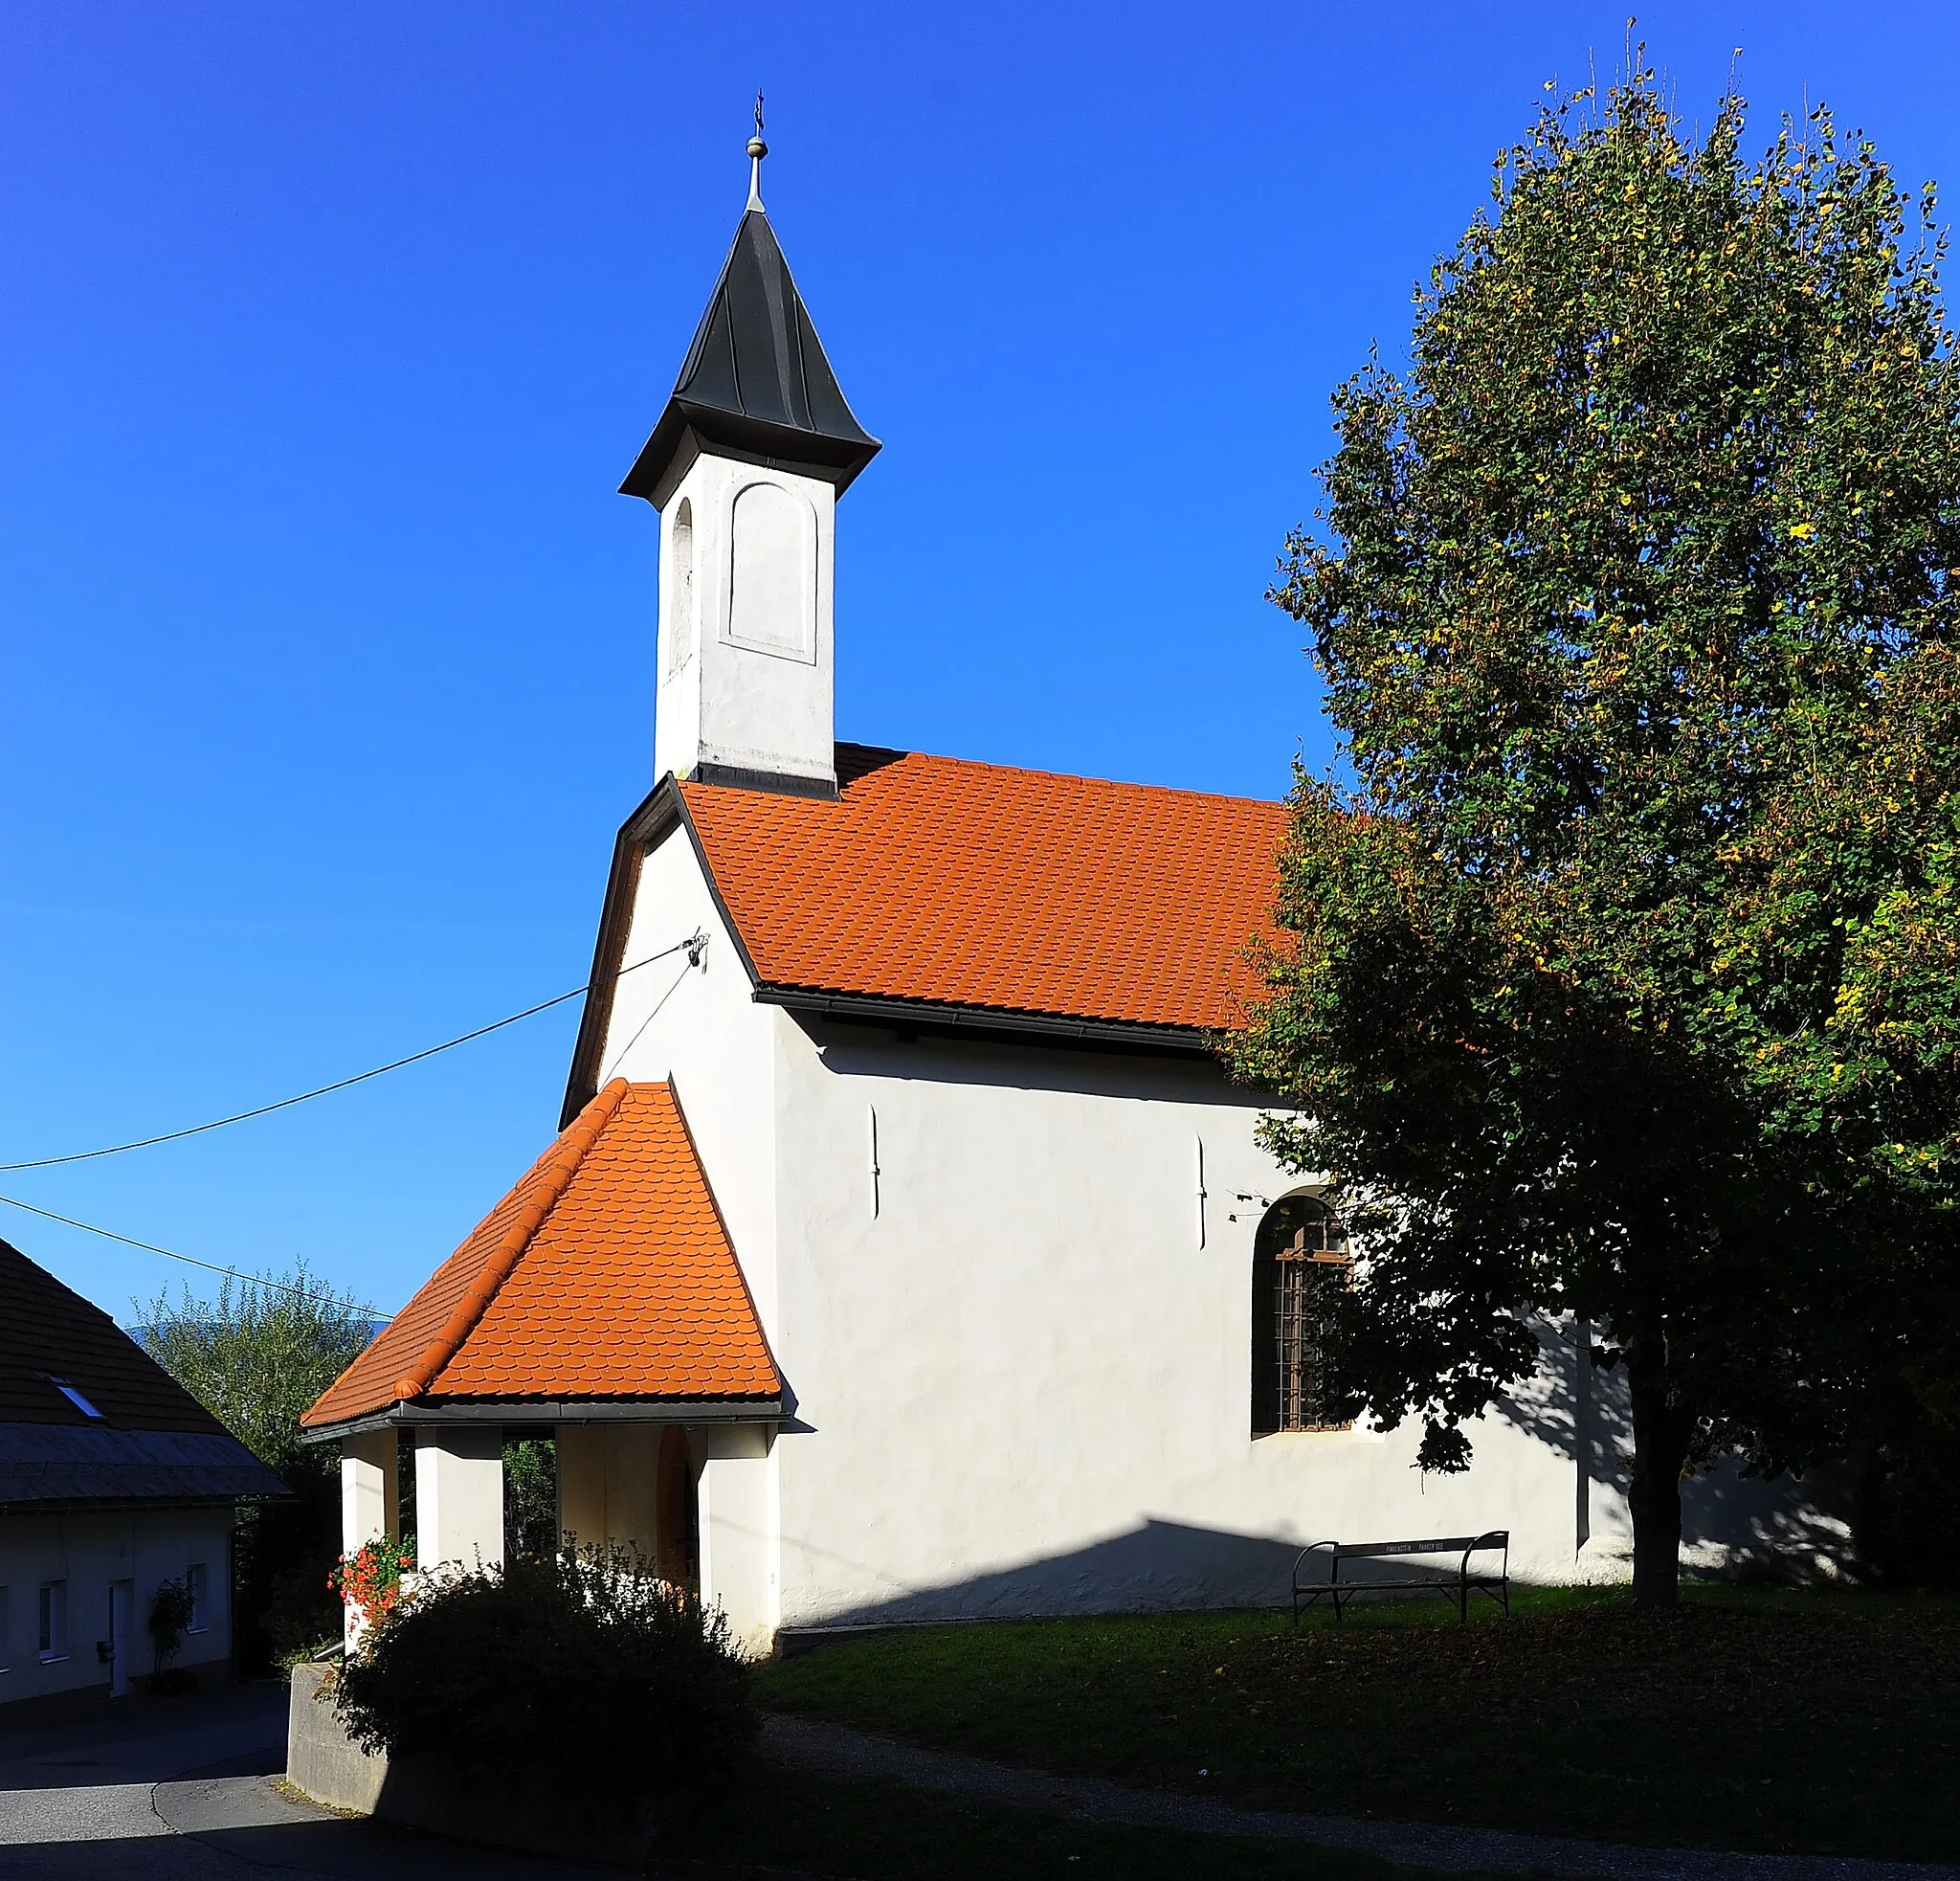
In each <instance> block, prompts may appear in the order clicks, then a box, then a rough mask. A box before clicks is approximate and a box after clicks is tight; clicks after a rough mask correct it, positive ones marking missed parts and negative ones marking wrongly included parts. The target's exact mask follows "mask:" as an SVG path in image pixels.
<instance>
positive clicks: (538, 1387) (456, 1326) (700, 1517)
mask: <svg viewBox="0 0 1960 1881" xmlns="http://www.w3.org/2000/svg"><path fill="white" fill-rule="evenodd" d="M785 1397H786V1394H785V1391H784V1387H783V1381H782V1377H781V1375H780V1374H779V1373H778V1371H777V1369H776V1365H775V1361H774V1358H773V1357H772V1356H771V1355H770V1352H769V1348H768V1340H767V1338H766V1337H765V1336H764V1333H763V1331H762V1327H761V1324H760V1322H759V1320H758V1319H757V1316H756V1312H755V1307H754V1303H753V1301H752V1300H751V1299H750V1297H749V1293H748V1288H747V1287H746V1283H745V1281H744V1277H743V1273H742V1269H741V1265H740V1264H739V1262H738V1261H737V1259H736V1256H735V1250H734V1248H733V1246H732V1245H731V1244H730V1243H729V1241H728V1238H727V1232H726V1229H725V1228H724V1225H723V1222H722V1219H721V1214H720V1211H719V1210H718V1209H717V1208H716V1206H715V1202H714V1198H713V1195H712V1193H711V1192H710V1190H709V1188H708V1184H707V1178H706V1176H705V1174H704V1173H703V1171H702V1167H701V1164H700V1162H699V1160H698V1159H697V1158H696V1155H695V1153H694V1146H693V1143H692V1141H691V1140H690V1138H689V1136H688V1133H687V1128H686V1124H685V1121H684V1119H683V1118H682V1116H681V1114H680V1110H679V1104H678V1102H677V1100H676V1098H675V1095H674V1092H673V1089H672V1087H671V1086H667V1085H632V1086H630V1085H627V1084H625V1083H624V1082H623V1081H615V1082H614V1083H612V1084H611V1085H609V1086H607V1087H606V1088H605V1089H604V1090H603V1091H601V1092H600V1093H599V1095H598V1096H597V1097H595V1098H593V1099H592V1101H591V1102H590V1104H589V1105H587V1106H586V1108H585V1109H584V1110H583V1111H581V1112H580V1114H579V1116H578V1117H577V1118H576V1119H575V1120H574V1121H573V1122H572V1124H571V1125H570V1126H569V1127H568V1129H567V1130H566V1131H564V1132H563V1133H562V1134H561V1135H560V1137H559V1138H558V1140H557V1142H555V1143H554V1144H553V1145H552V1146H551V1148H550V1149H549V1150H548V1151H547V1152H546V1153H545V1155H544V1156H543V1157H541V1158H540V1159H539V1161H538V1162H537V1164H535V1165H534V1166H533V1168H532V1169H531V1171H530V1172H529V1173H528V1174H527V1175H526V1176H524V1177H523V1179H522V1180H521V1181H520V1182H519V1183H518V1184H517V1186H516V1187H515V1188H514V1189H513V1190H512V1191H511V1192H510V1194H509V1195H508V1196H506V1197H505V1198H504V1199H503V1200H502V1201H501V1202H500V1203H499V1204H498V1206H497V1207H496V1208H495V1209H493V1210H492V1211H491V1213H490V1214H489V1215H488V1216H487V1217H486V1218H485V1219H484V1220H483V1221H482V1222H481V1223H480V1224H479V1226H478V1228H477V1229H476V1231H475V1232H474V1233H473V1234H472V1235H471V1236H470V1237H469V1239H468V1240H467V1241H465V1242H464V1243H463V1244H462V1246H461V1247H459V1248H458V1249H457V1251H456V1253H454V1254H453V1255H451V1256H450V1258H449V1259H448V1260H447V1261H446V1262H444V1263H443V1265H441V1266H440V1267H438V1268H437V1269H436V1271H435V1273H434V1275H432V1276H431V1278H430V1279H429V1280H428V1282H427V1283H425V1284H424V1286H423V1287H422V1288H419V1289H418V1290H417V1292H416V1293H415V1295H414V1297H413V1298H412V1300H411V1301H410V1302H409V1303H408V1305H407V1306H406V1307H404V1308H403V1310H401V1312H399V1313H398V1314H396V1315H395V1317H394V1318H393V1320H391V1321H390V1323H389V1325H388V1326H386V1327H385V1328H384V1329H383V1330H382V1332H380V1334H379V1335H378V1336H377V1337H376V1338H375V1340H374V1342H373V1344H372V1345H370V1346H369V1347H368V1348H367V1351H366V1352H364V1353H363V1354H362V1355H360V1357H358V1358H357V1359H356V1360H355V1361H354V1362H353V1364H352V1365H350V1366H349V1367H348V1368H347V1370H346V1371H345V1373H343V1374H342V1376H341V1377H340V1378H338V1379H337V1380H336V1381H335V1382H334V1384H333V1385H332V1386H330V1387H329V1388H328V1390H327V1391H326V1392H325V1393H324V1394H323V1396H322V1398H321V1399H320V1401H319V1402H318V1403H316V1404H315V1405H314V1406H313V1408H312V1409H311V1410H309V1411H308V1412H307V1413H306V1416H305V1418H304V1419H303V1420H302V1422H303V1423H304V1425H305V1428H306V1432H307V1435H308V1437H309V1439H310V1440H311V1441H314V1442H317V1443H332V1444H337V1445H338V1447H339V1450H340V1456H341V1535H342V1550H343V1552H344V1553H346V1554H352V1553H353V1552H354V1551H355V1550H357V1549H359V1548H360V1547H362V1546H363V1545H365V1544H366V1543H367V1542H368V1541H371V1540H373V1539H375V1538H376V1537H378V1536H381V1535H384V1534H385V1535H390V1536H393V1537H395V1538H396V1539H398V1540H408V1539H410V1538H411V1537H412V1539H413V1542H414V1556H415V1560H416V1562H417V1565H418V1566H419V1567H420V1568H422V1569H430V1568H434V1567H436V1566H438V1565H441V1564H444V1563H448V1562H455V1563H458V1564H460V1565H461V1566H463V1567H465V1568H470V1567H475V1566H477V1565H479V1564H480V1565H482V1566H485V1567H489V1566H494V1565H497V1564H501V1562H502V1561H503V1560H504V1558H505V1553H506V1546H507V1542H506V1536H507V1534H510V1533H511V1531H512V1524H511V1516H512V1512H513V1508H512V1505H513V1494H512V1487H513V1486H512V1484H511V1482H510V1481H509V1480H508V1477H509V1475H510V1471H509V1469H508V1468H507V1458H520V1457H521V1459H522V1461H523V1464H524V1466H525V1467H524V1470H523V1476H524V1479H525V1483H526V1487H527V1488H529V1487H531V1486H534V1485H535V1482H536V1479H537V1476H538V1473H539V1468H540V1466H541V1455H540V1451H536V1450H534V1451H530V1452H519V1451H517V1450H515V1449H513V1447H512V1446H513V1445H519V1444H538V1445H540V1446H541V1448H542V1446H543V1445H544V1444H546V1443H548V1445H549V1450H548V1464H549V1477H550V1487H549V1491H548V1494H549V1504H548V1512H547V1513H546V1519H545V1521H544V1522H543V1524H542V1526H543V1528H544V1530H545V1534H544V1538H543V1544H542V1545H543V1546H545V1547H547V1548H562V1547H564V1546H567V1545H568V1543H569V1542H570V1541H571V1540H572V1539H573V1538H575V1539H576V1541H577V1543H579V1544H581V1545H596V1546H617V1547H623V1548H629V1549H632V1550H635V1551H636V1552H637V1553H638V1554H639V1555H641V1556H643V1557H645V1559H646V1560H647V1561H648V1562H649V1564H650V1565H652V1566H653V1567H654V1569H655V1570H656V1572H657V1573H658V1574H659V1575H660V1576H661V1578H662V1579H667V1580H670V1581H672V1582H674V1583H675V1584H677V1585H679V1586H684V1587H688V1588H690V1589H691V1590H693V1591H695V1592H697V1593H698V1594H699V1595H700V1597H701V1599H702V1601H704V1602H705V1603H707V1604H708V1605H710V1606H719V1607H720V1608H721V1609H722V1611H723V1612H724V1614H725V1615H726V1616H727V1620H728V1623H729V1625H730V1626H731V1628H732V1629H733V1630H734V1632H735V1633H736V1635H737V1636H738V1637H739V1638H740V1639H742V1640H743V1641H744V1642H745V1644H746V1645H748V1646H750V1647H751V1648H753V1649H757V1650H763V1649H767V1647H768V1645H769V1644H770V1642H771V1641H772V1639H773V1636H774V1632H775V1627H776V1623H777V1606H778V1592H777V1580H776V1567H775V1495H774V1462H773V1459H772V1455H771V1450H772V1445H773V1443H774V1439H775V1434H776V1432H777V1430H778V1429H779V1428H781V1426H782V1424H783V1422H784V1417H785ZM530 1513H531V1515H532V1516H533V1518H535V1516H536V1514H537V1511H536V1509H535V1508H533V1509H532V1510H531V1511H530ZM539 1526H541V1525H540V1524H539V1523H538V1522H537V1521H536V1520H535V1519H533V1520H532V1521H531V1522H530V1523H529V1524H528V1525H527V1531H526V1532H527V1534H529V1536H530V1544H529V1545H531V1546H532V1547H534V1548H535V1547H538V1546H539V1545H540V1542H539V1540H538V1537H537V1534H536V1531H537V1529H538V1527H539Z"/></svg>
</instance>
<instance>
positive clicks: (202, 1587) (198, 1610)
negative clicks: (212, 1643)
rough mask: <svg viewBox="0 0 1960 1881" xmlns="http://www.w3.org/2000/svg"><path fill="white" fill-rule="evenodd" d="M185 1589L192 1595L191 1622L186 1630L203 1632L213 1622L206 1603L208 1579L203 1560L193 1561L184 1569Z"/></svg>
mask: <svg viewBox="0 0 1960 1881" xmlns="http://www.w3.org/2000/svg"><path fill="white" fill-rule="evenodd" d="M184 1590H185V1592H186V1593H188V1594H189V1596H190V1624H189V1627H188V1628H187V1629H186V1630H187V1631H189V1632H192V1633H201V1632H203V1631H204V1630H205V1628H206V1627H208V1626H209V1625H210V1624H211V1615H210V1612H209V1610H208V1608H207V1607H206V1605H205V1593H206V1579H205V1572H204V1563H203V1562H202V1561H192V1562H191V1563H190V1565H189V1567H188V1568H186V1569H185V1570H184Z"/></svg>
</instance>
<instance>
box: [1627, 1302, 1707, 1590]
mask: <svg viewBox="0 0 1960 1881" xmlns="http://www.w3.org/2000/svg"><path fill="white" fill-rule="evenodd" d="M1627 1384H1628V1388H1629V1392H1630V1395H1631V1397H1632V1399H1633V1412H1634V1474H1633V1481H1632V1482H1631V1483H1630V1484H1629V1485H1628V1487H1627V1509H1628V1512H1630V1513H1631V1514H1632V1516H1633V1518H1634V1605H1636V1606H1637V1607H1671V1606H1673V1605H1674V1604H1675V1603H1676V1601H1678V1600H1679V1599H1680V1596H1681V1472H1682V1465H1683V1464H1685V1463H1686V1462H1687V1455H1688V1442H1689V1439H1690V1437H1691V1436H1692V1434H1693V1430H1694V1420H1693V1418H1691V1417H1689V1416H1688V1415H1687V1414H1686V1413H1685V1412H1684V1411H1682V1408H1681V1406H1680V1405H1678V1404H1676V1403H1674V1402H1673V1401H1672V1399H1671V1395H1670V1392H1669V1389H1668V1387H1669V1379H1668V1372H1667V1346H1666V1342H1665V1341H1664V1340H1662V1339H1658V1338H1657V1339H1642V1340H1639V1341H1637V1343H1636V1344H1635V1345H1634V1346H1633V1347H1632V1348H1631V1349H1630V1350H1629V1351H1628V1353H1627Z"/></svg>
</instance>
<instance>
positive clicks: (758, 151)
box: [748, 137, 769, 158]
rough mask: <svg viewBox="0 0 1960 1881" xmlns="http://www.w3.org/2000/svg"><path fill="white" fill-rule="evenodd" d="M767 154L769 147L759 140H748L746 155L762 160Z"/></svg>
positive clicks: (755, 138) (754, 138)
mask: <svg viewBox="0 0 1960 1881" xmlns="http://www.w3.org/2000/svg"><path fill="white" fill-rule="evenodd" d="M768 153H769V146H768V145H767V144H765V143H764V142H763V141H762V139H761V138H759V137H751V138H750V139H749V140H748V154H749V155H750V156H751V157H755V158H762V157H766V156H768Z"/></svg>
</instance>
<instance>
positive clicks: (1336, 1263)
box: [1252, 1196, 1352, 1437]
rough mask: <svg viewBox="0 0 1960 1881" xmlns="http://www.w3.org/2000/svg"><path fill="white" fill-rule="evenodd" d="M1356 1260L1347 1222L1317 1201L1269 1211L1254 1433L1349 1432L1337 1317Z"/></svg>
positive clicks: (1257, 1245) (1259, 1250) (1258, 1267)
mask: <svg viewBox="0 0 1960 1881" xmlns="http://www.w3.org/2000/svg"><path fill="white" fill-rule="evenodd" d="M1351 1265H1352V1259H1351V1257H1350V1255H1349V1253H1348V1237H1347V1235H1346V1233H1345V1232H1344V1231H1343V1229H1342V1227H1341V1220H1340V1217H1339V1216H1337V1215H1336V1214H1335V1213H1334V1211H1333V1210H1332V1209H1330V1208H1329V1207H1328V1206H1327V1205H1326V1203H1325V1202H1324V1201H1321V1200H1320V1199H1319V1198H1316V1197H1313V1196H1288V1197H1286V1198H1284V1199H1283V1200H1281V1201H1279V1202H1276V1203H1275V1204H1274V1205H1273V1206H1272V1208H1270V1209H1269V1210H1267V1212H1266V1218H1265V1220H1263V1221H1261V1222H1260V1223H1259V1231H1258V1238H1257V1240H1256V1241H1255V1242H1254V1243H1253V1261H1252V1434H1253V1435H1254V1436H1255V1437H1269V1436H1271V1435H1272V1434H1273V1433H1274V1432H1276V1431H1281V1430H1342V1429H1346V1428H1347V1424H1348V1419H1347V1415H1346V1407H1345V1406H1344V1405H1343V1404H1342V1402H1341V1400H1340V1398H1339V1396H1338V1394H1337V1391H1336V1387H1335V1383H1334V1377H1333V1365H1332V1347H1333V1332H1334V1313H1335V1310H1336V1307H1337V1304H1338V1302H1339V1300H1340V1297H1341V1295H1342V1294H1343V1293H1345V1292H1346V1291H1347V1290H1348V1272H1349V1269H1350V1267H1351Z"/></svg>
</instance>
